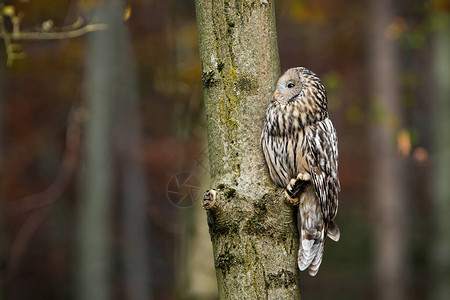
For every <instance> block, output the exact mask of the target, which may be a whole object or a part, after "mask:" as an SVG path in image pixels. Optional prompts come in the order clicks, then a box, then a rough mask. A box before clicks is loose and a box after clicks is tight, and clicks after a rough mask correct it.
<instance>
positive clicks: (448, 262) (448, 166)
mask: <svg viewBox="0 0 450 300" xmlns="http://www.w3.org/2000/svg"><path fill="white" fill-rule="evenodd" d="M433 17H434V18H435V20H438V24H440V25H441V26H440V28H438V32H436V34H435V36H434V37H433V73H434V74H433V75H434V76H433V80H432V82H433V93H432V95H433V96H434V101H433V102H432V103H433V106H434V107H433V118H432V119H433V121H434V124H433V125H434V126H433V128H434V130H433V132H434V136H433V148H434V149H433V158H434V161H433V180H432V183H433V193H432V194H433V203H434V216H435V218H433V220H434V225H435V227H434V230H433V232H434V242H433V250H432V253H431V254H432V257H431V266H432V278H433V280H432V282H433V283H434V285H433V289H432V295H431V296H432V299H434V300H444V299H450V285H449V282H450V219H449V213H450V201H449V199H450V185H449V179H450V151H449V149H450V135H449V134H448V129H449V128H450V113H449V112H450V102H449V99H450V85H449V84H448V79H449V78H450V69H449V66H450V54H449V49H450V16H449V15H448V13H446V12H440V13H439V12H436V14H435V15H434V16H433Z"/></svg>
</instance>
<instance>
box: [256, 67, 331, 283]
mask: <svg viewBox="0 0 450 300" xmlns="http://www.w3.org/2000/svg"><path fill="white" fill-rule="evenodd" d="M261 146H262V149H263V152H264V157H265V159H266V162H267V165H268V168H269V173H270V177H271V178H272V180H273V182H274V183H275V184H276V185H277V186H279V187H283V188H285V189H286V196H287V199H288V200H290V201H291V202H294V203H295V204H296V203H298V204H299V207H298V217H297V219H298V228H299V234H300V246H299V252H298V266H299V268H300V270H302V271H303V270H305V269H306V268H309V274H310V275H312V276H314V275H316V274H317V272H318V270H319V266H320V263H321V262H322V256H323V250H324V242H325V239H326V237H327V235H328V236H329V237H330V238H331V239H332V240H334V241H338V240H339V236H340V232H339V229H338V227H337V226H336V225H335V223H334V222H333V220H334V218H335V217H336V214H337V208H338V192H339V191H340V185H339V179H338V148H337V136H336V130H335V129H334V127H333V124H332V123H331V121H330V119H329V118H328V111H327V98H326V94H325V88H324V86H323V85H322V83H321V81H320V79H319V77H317V75H316V74H314V73H313V72H311V71H309V70H307V69H306V68H302V67H300V68H292V69H289V70H287V71H286V73H284V74H283V76H281V77H280V79H279V80H278V83H277V87H276V91H275V92H274V94H273V97H272V100H271V102H270V104H269V106H268V108H267V112H266V121H265V124H264V129H263V132H262V136H261Z"/></svg>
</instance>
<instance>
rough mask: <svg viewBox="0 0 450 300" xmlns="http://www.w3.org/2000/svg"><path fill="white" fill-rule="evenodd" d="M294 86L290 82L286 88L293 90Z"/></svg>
mask: <svg viewBox="0 0 450 300" xmlns="http://www.w3.org/2000/svg"><path fill="white" fill-rule="evenodd" d="M294 86H295V84H293V83H292V82H290V83H289V84H288V85H287V87H288V88H293V87H294Z"/></svg>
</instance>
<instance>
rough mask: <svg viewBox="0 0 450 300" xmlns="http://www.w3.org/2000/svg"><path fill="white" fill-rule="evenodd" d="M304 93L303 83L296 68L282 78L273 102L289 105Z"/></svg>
mask: <svg viewBox="0 0 450 300" xmlns="http://www.w3.org/2000/svg"><path fill="white" fill-rule="evenodd" d="M301 91H302V82H301V79H300V76H299V73H298V72H297V70H296V69H295V68H292V69H289V70H287V71H286V73H284V74H283V76H281V77H280V79H279V80H278V83H277V89H276V91H275V92H274V93H273V100H274V101H277V102H279V103H280V104H284V105H287V104H289V103H291V102H292V101H294V100H295V99H297V97H298V96H299V95H300V94H301Z"/></svg>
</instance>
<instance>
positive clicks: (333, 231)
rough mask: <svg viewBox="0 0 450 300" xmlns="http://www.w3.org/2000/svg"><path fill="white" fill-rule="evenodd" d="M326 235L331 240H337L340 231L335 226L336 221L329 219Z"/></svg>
mask: <svg viewBox="0 0 450 300" xmlns="http://www.w3.org/2000/svg"><path fill="white" fill-rule="evenodd" d="M328 236H329V237H330V239H332V240H333V241H335V242H337V241H339V238H340V237H341V232H340V231H339V227H337V225H336V223H334V221H330V222H329V223H328Z"/></svg>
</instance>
